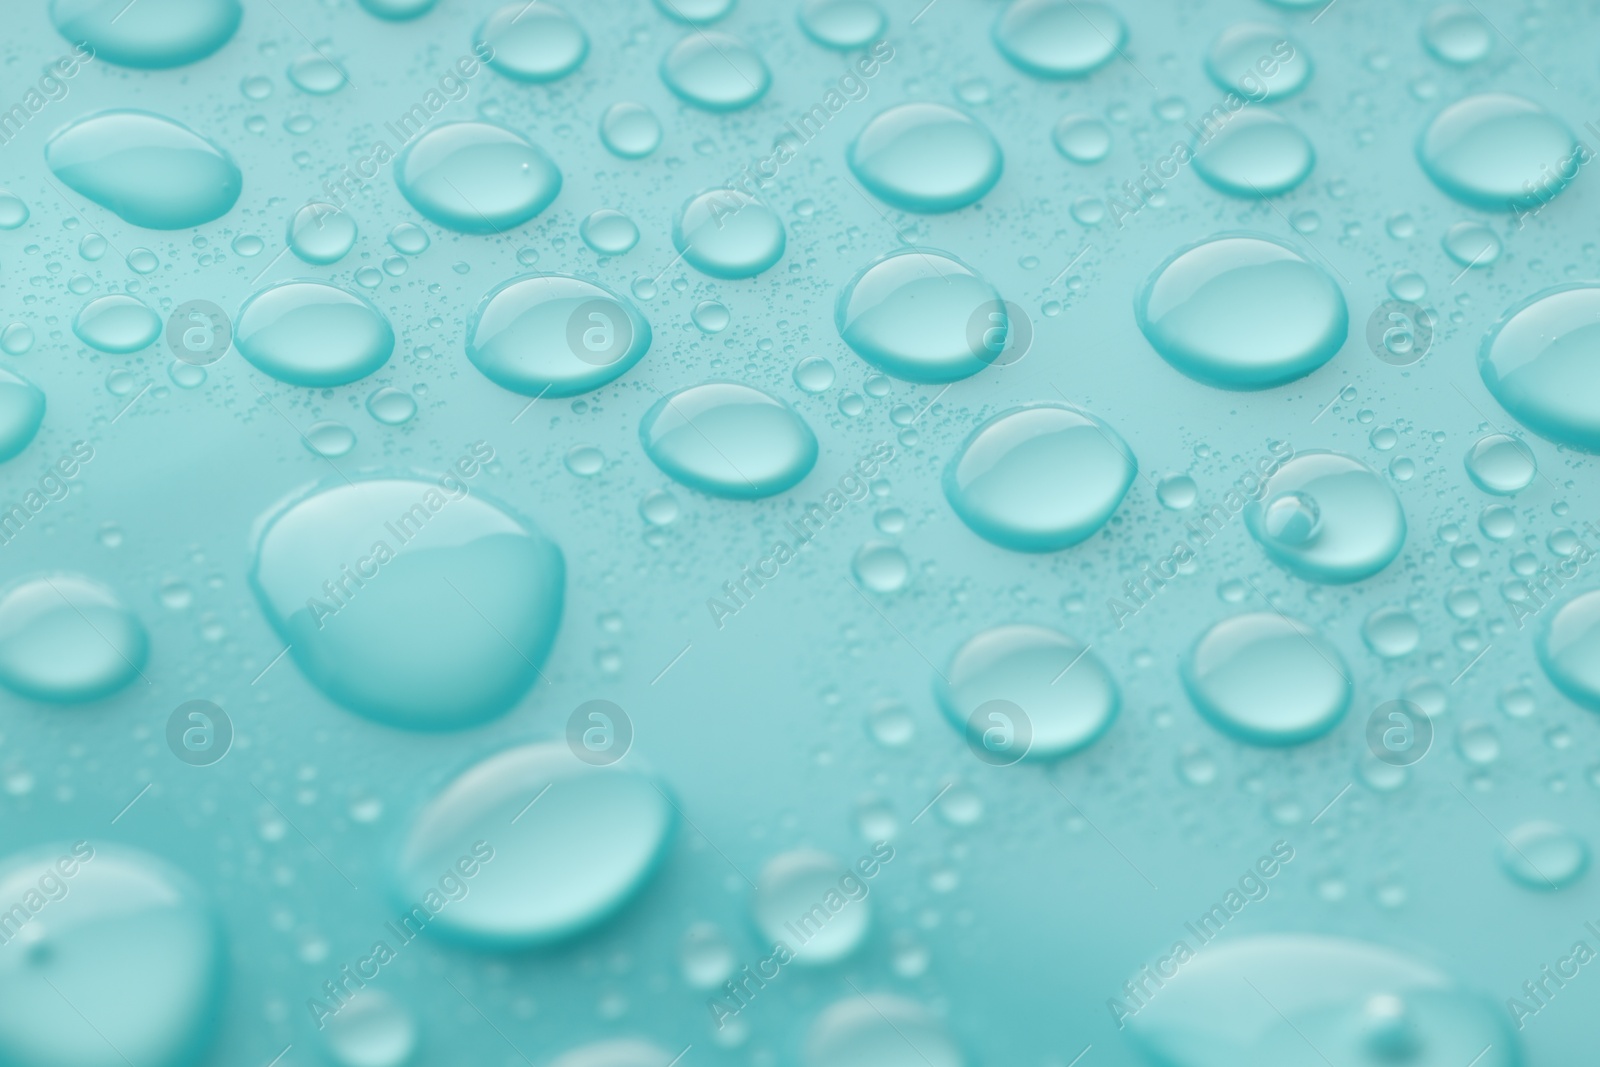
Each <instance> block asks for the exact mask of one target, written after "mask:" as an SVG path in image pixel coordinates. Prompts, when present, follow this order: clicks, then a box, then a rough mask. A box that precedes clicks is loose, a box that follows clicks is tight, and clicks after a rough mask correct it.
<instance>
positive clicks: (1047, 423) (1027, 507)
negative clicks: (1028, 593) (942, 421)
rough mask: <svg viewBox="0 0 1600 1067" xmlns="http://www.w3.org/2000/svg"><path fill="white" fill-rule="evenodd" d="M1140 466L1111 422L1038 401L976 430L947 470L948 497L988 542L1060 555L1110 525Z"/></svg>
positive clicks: (970, 525)
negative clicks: (1110, 424)
mask: <svg viewBox="0 0 1600 1067" xmlns="http://www.w3.org/2000/svg"><path fill="white" fill-rule="evenodd" d="M1138 471H1139V463H1138V461H1137V460H1136V459H1135V458H1134V455H1133V452H1132V451H1131V450H1130V449H1129V448H1128V446H1127V444H1126V443H1125V442H1124V441H1123V440H1122V438H1121V437H1120V436H1118V435H1117V432H1116V431H1115V430H1113V429H1112V428H1111V427H1110V426H1108V425H1107V424H1106V423H1105V422H1103V421H1101V420H1100V419H1098V418H1096V417H1095V416H1093V415H1090V414H1088V413H1086V412H1082V411H1076V410H1073V409H1072V408H1068V407H1065V406H1062V405H1059V404H1038V405H1034V406H1030V407H1022V408H1013V409H1012V410H1010V411H1006V412H1002V413H1001V414H999V415H996V416H995V417H994V418H992V419H990V420H988V421H987V422H985V423H984V424H983V425H981V426H979V427H978V428H977V429H976V430H974V431H973V432H972V434H971V435H970V436H969V437H968V438H967V440H966V442H965V443H964V444H963V445H962V446H961V450H960V451H959V452H958V453H957V454H956V457H955V459H954V460H953V461H952V462H951V463H950V465H949V466H948V467H947V468H946V469H945V473H944V494H945V498H946V499H948V500H949V501H950V506H951V507H952V508H954V509H955V513H956V514H957V515H958V516H960V518H961V521H962V522H964V523H966V524H967V526H968V527H969V528H971V530H972V531H973V532H974V533H976V534H977V535H978V536H980V537H982V538H983V539H984V540H986V541H990V542H992V543H994V544H997V545H999V546H1000V547H1001V548H1009V549H1011V550H1012V551H1014V552H1055V551H1059V550H1060V549H1063V548H1069V547H1071V546H1072V545H1075V544H1078V543H1079V542H1081V541H1084V540H1085V539H1087V538H1088V537H1089V536H1090V535H1092V534H1094V533H1095V531H1097V530H1099V529H1100V527H1102V526H1104V525H1105V524H1106V522H1107V520H1109V519H1110V518H1111V515H1112V513H1113V512H1115V511H1116V509H1117V505H1119V504H1121V503H1122V498H1123V497H1124V496H1125V495H1126V494H1127V492H1128V487H1129V486H1130V485H1132V484H1133V479H1134V475H1136V474H1137V473H1138Z"/></svg>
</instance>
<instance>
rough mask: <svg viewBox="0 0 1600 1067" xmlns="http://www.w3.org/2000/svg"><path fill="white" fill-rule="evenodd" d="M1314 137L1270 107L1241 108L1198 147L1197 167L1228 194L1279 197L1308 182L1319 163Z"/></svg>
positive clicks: (1202, 175) (1207, 178) (1195, 164)
mask: <svg viewBox="0 0 1600 1067" xmlns="http://www.w3.org/2000/svg"><path fill="white" fill-rule="evenodd" d="M1316 158H1317V154H1316V151H1315V150H1314V149H1313V148H1312V147H1311V140H1310V139H1309V138H1308V137H1306V135H1305V134H1303V133H1301V132H1300V130H1299V128H1298V127H1296V126H1294V125H1293V124H1292V123H1290V122H1289V121H1288V120H1286V119H1284V118H1281V117H1279V116H1278V115H1277V114H1276V113H1274V112H1271V111H1262V110H1259V109H1257V110H1252V111H1242V112H1240V113H1239V114H1237V115H1235V116H1234V117H1233V119H1232V120H1231V121H1230V122H1229V123H1228V124H1227V125H1226V126H1223V127H1221V128H1220V129H1219V130H1218V131H1217V132H1216V134H1215V135H1214V136H1211V137H1210V138H1209V139H1205V140H1202V141H1201V142H1199V143H1198V144H1197V145H1196V150H1195V156H1194V169H1195V172H1196V173H1197V174H1199V175H1200V177H1201V178H1203V179H1205V182H1206V184H1207V185H1209V186H1211V187H1212V188H1213V189H1216V190H1218V191H1220V192H1224V193H1227V194H1229V195H1230V196H1240V197H1261V196H1279V195H1281V194H1283V193H1287V192H1288V191H1289V190H1291V189H1293V188H1295V187H1296V186H1297V185H1299V184H1300V183H1301V182H1303V181H1305V180H1306V178H1307V176H1309V175H1310V173H1311V168H1312V166H1313V164H1315V163H1316Z"/></svg>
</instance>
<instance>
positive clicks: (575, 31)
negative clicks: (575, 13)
mask: <svg viewBox="0 0 1600 1067" xmlns="http://www.w3.org/2000/svg"><path fill="white" fill-rule="evenodd" d="M476 45H477V51H478V54H479V55H485V54H487V55H489V56H490V58H489V60H488V65H489V66H490V67H492V68H493V69H495V70H497V71H499V72H500V73H501V74H504V75H505V76H506V77H508V78H511V79H513V80H515V81H519V82H531V83H534V84H541V83H544V82H552V81H555V80H557V79H558V78H565V77H566V76H567V75H568V74H571V73H572V72H573V71H575V70H577V69H578V68H579V67H580V66H582V65H583V61H584V58H585V57H587V56H588V54H589V36H588V34H586V33H584V32H583V27H582V26H580V25H578V23H577V20H576V19H574V18H573V17H572V16H571V15H570V14H568V13H567V12H566V10H565V9H564V8H562V7H560V6H559V5H557V4H553V3H550V2H549V0H534V2H532V3H529V2H528V0H515V2H513V3H508V4H504V5H502V6H501V7H498V8H496V9H495V10H494V11H493V12H492V13H491V14H490V15H489V17H488V18H486V19H484V20H483V25H481V26H480V27H478V37H477V42H476Z"/></svg>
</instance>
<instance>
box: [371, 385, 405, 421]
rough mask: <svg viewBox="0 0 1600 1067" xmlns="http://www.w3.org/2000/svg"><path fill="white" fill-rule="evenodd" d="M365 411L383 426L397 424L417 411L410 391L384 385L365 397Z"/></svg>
mask: <svg viewBox="0 0 1600 1067" xmlns="http://www.w3.org/2000/svg"><path fill="white" fill-rule="evenodd" d="M367 411H368V412H369V413H371V415H372V417H373V418H375V419H377V420H378V421H379V422H381V423H383V424H384V425H385V426H399V425H400V424H401V423H405V422H409V421H410V420H411V416H413V415H415V414H416V413H417V402H416V400H415V399H413V398H412V396H411V394H410V393H407V392H405V391H404V390H401V389H395V388H392V387H390V386H387V385H386V386H384V387H383V388H381V389H378V390H376V391H374V392H373V394H372V395H371V396H369V397H367Z"/></svg>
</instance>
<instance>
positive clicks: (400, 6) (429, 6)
mask: <svg viewBox="0 0 1600 1067" xmlns="http://www.w3.org/2000/svg"><path fill="white" fill-rule="evenodd" d="M358 2H359V3H360V4H361V6H362V8H363V9H364V10H366V11H367V12H368V13H370V14H373V15H376V16H378V17H379V18H381V19H389V20H390V21H391V22H403V21H405V20H406V19H414V18H421V17H422V16H423V15H426V14H427V13H428V12H430V11H432V10H433V5H434V4H436V3H438V2H439V0H358Z"/></svg>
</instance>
